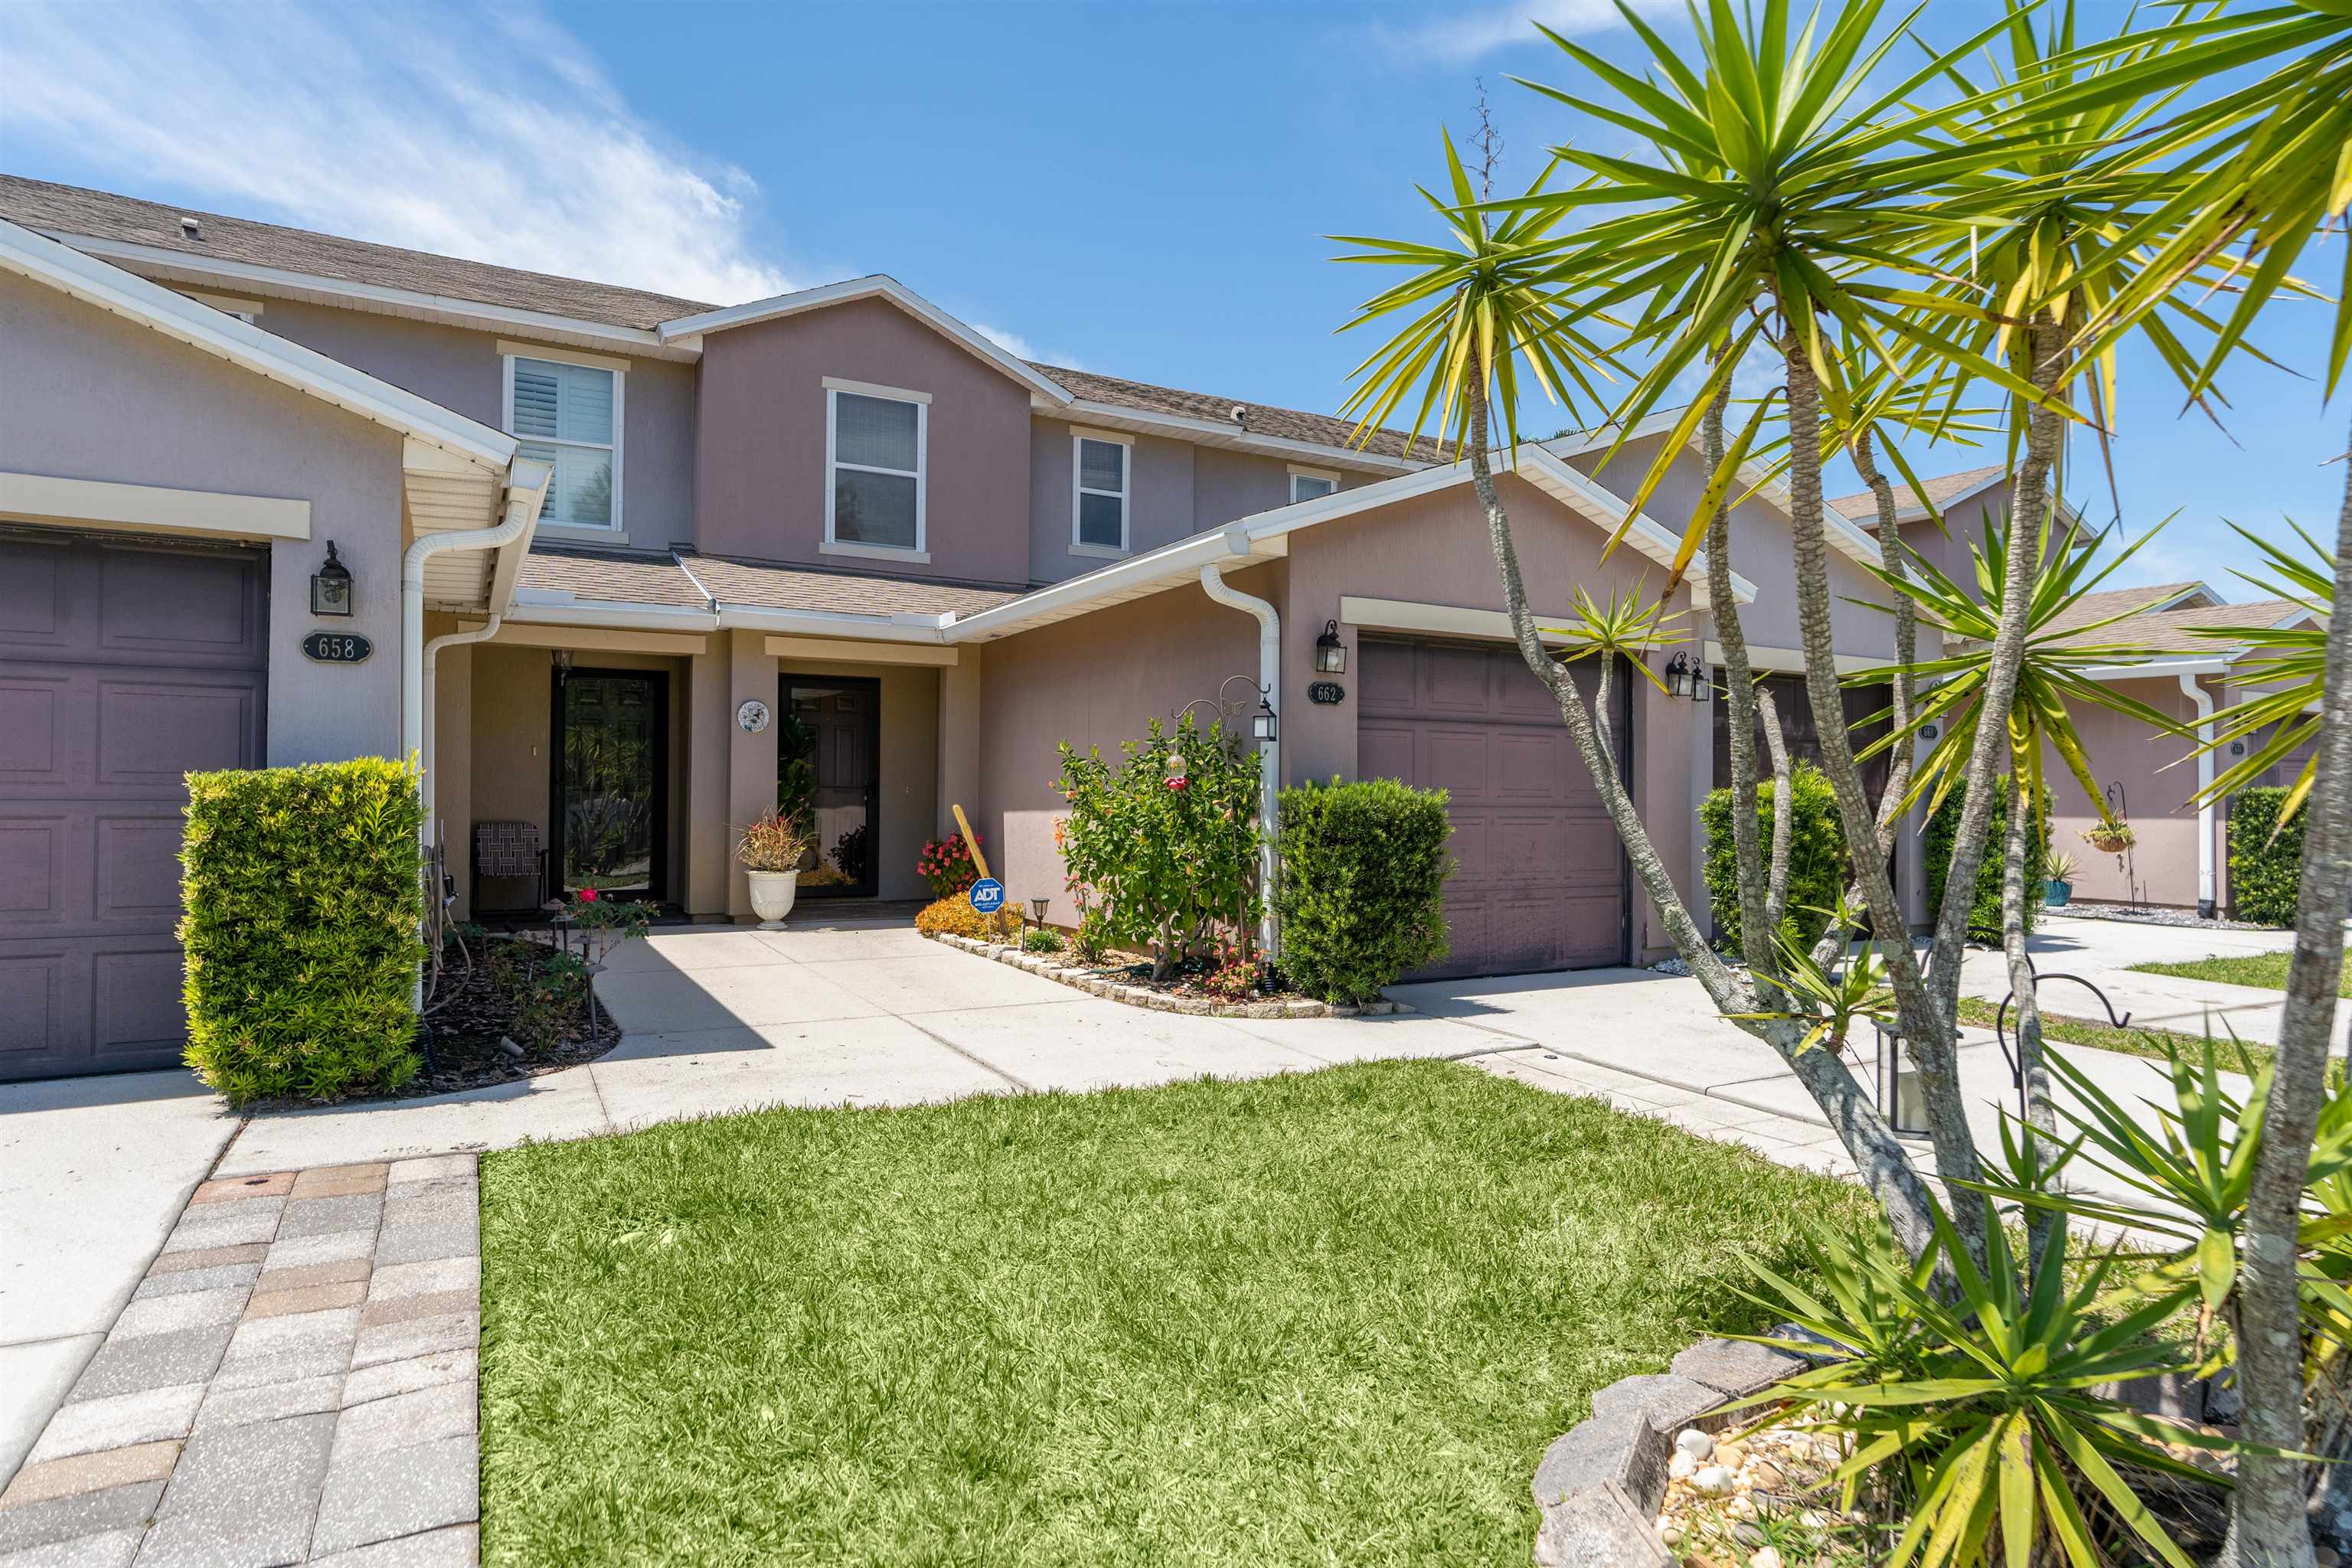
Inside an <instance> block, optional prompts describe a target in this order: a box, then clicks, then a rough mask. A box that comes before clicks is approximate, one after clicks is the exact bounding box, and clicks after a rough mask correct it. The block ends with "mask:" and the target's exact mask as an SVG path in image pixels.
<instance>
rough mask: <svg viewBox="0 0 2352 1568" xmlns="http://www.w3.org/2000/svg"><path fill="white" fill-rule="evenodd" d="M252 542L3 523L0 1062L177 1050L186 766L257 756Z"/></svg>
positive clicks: (256, 558) (47, 1063)
mask: <svg viewBox="0 0 2352 1568" xmlns="http://www.w3.org/2000/svg"><path fill="white" fill-rule="evenodd" d="M263 560H264V558H263V557H262V556H260V555H258V554H257V553H254V552H241V551H226V550H205V549H196V548H184V549H173V548H171V547H168V546H160V545H156V544H152V543H139V542H132V541H131V540H129V539H125V540H123V541H121V542H116V541H112V540H104V541H100V540H91V539H77V538H73V537H70V536H67V535H58V536H57V537H56V538H54V539H51V538H47V537H43V536H39V535H31V534H26V533H11V534H0V1079H24V1078H44V1077H50V1076H54V1075H58V1074H63V1073H88V1072H123V1071H128V1070H130V1069H131V1068H156V1067H170V1066H173V1065H175V1064H176V1063H177V1062H178V1061H179V1060H180V1051H181V1047H182V1044H183V1043H184V1040H185V1037H186V1020H185V1017H184V1014H183V1012H182V1009H181V1004H180V947H179V943H178V942H176V941H174V940H173V934H172V932H173V927H174V926H175V925H177V924H178V922H179V918H180V862H179V850H180V825H181V815H180V814H181V807H182V806H183V805H185V804H186V801H187V790H186V788H185V786H184V784H182V782H181V777H180V775H181V774H182V773H185V772H187V771H188V770H190V769H192V768H231V767H255V766H258V765H259V763H260V762H261V757H262V751H261V733H262V718H263V701H262V696H263V693H262V677H263V669H264V667H265V665H266V662H267V659H268V638H267V636H266V632H265V619H266V600H265V597H264V587H263V576H262V564H263Z"/></svg>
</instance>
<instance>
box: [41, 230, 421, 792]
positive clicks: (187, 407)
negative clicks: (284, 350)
mask: <svg viewBox="0 0 2352 1568" xmlns="http://www.w3.org/2000/svg"><path fill="white" fill-rule="evenodd" d="M0 363H5V369H0V469H5V470H8V471H10V472H16V473H28V474H40V475H46V476H49V477H54V478H59V479H96V480H103V481H108V482H112V483H119V484H133V485H154V486H162V487H165V488H169V489H191V490H205V491H214V492H218V493H224V494H232V495H257V496H272V497H282V498H290V499H299V500H307V501H309V502H310V531H311V537H310V541H308V542H294V541H278V542H275V543H273V544H272V545H271V546H270V547H269V556H270V564H269V594H270V616H269V700H268V760H269V762H270V763H273V764H284V763H308V762H326V761H334V760H340V759H342V758H347V757H353V756H363V755H371V754H373V755H392V754H394V753H396V752H398V751H399V749H400V554H401V539H400V496H401V471H400V463H401V440H400V437H399V436H397V435H396V434H394V432H392V431H390V430H387V429H385V428H383V426H379V425H374V424H372V423H370V422H368V421H367V420H364V419H361V418H359V417H358V416H354V415H351V414H346V413H344V412H343V411H342V410H341V409H338V408H335V407H332V406H331V405H328V404H326V403H323V402H320V400H319V399H317V398H314V397H310V396H309V395H305V394H303V393H299V392H297V391H295V390H293V389H292V388H291V387H287V386H282V385H279V384H277V383H275V382H272V381H268V380H267V379H265V378H263V377H261V376H258V375H256V374H253V373H251V372H250V371H246V370H242V369H239V368H237V367H236V366H234V365H230V364H227V363H224V362H223V361H221V360H218V359H215V358H214V357H213V356H211V355H210V354H206V353H199V352H198V351H196V350H194V349H192V348H188V347H185V346H184V345H182V344H180V343H176V342H172V341H171V340H170V339H168V338H165V337H163V335H162V334H161V333H159V332H154V331H149V330H148V329H146V328H144V327H140V326H134V325H132V324H131V323H130V322H128V321H123V320H122V319H121V318H120V317H117V316H113V315H110V314H108V313H107V312H105V311H102V310H97V309H95V308H93V307H90V306H88V305H84V304H81V303H80V302H79V301H78V300H72V299H69V298H68V297H67V296H66V295H63V294H60V293H58V292H57V291H56V290H55V289H49V288H47V287H45V286H43V285H41V284H37V283H34V282H32V281H30V280H28V279H21V278H18V277H16V276H15V275H14V274H6V275H0ZM330 539H331V540H333V541H334V542H335V543H336V545H337V547H338V549H339V550H340V552H341V556H342V559H343V561H344V563H346V564H347V565H349V566H350V568H351V570H352V577H353V579H354V581H355V585H356V586H355V592H354V594H353V614H352V616H349V617H348V618H344V617H338V618H336V619H335V620H333V621H331V622H320V621H315V620H313V619H312V617H311V616H310V574H311V573H312V572H313V571H315V570H316V569H317V568H318V565H319V563H320V562H321V561H322V560H324V559H325V557H326V546H327V541H328V540H330ZM321 626H327V627H330V628H331V629H332V630H335V631H339V632H357V633H360V634H362V635H363V636H365V637H370V638H372V639H373V641H374V644H375V655H374V657H373V658H371V659H369V660H368V661H367V662H366V663H364V664H359V665H323V664H314V663H312V662H310V660H309V659H306V658H303V657H302V652H301V642H302V638H303V637H306V636H308V635H309V634H310V632H312V631H314V630H318V629H320V627H321Z"/></svg>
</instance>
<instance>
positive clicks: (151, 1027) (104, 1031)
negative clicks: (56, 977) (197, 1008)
mask: <svg viewBox="0 0 2352 1568" xmlns="http://www.w3.org/2000/svg"><path fill="white" fill-rule="evenodd" d="M90 979H91V982H92V984H91V987H90V991H91V1017H90V1049H91V1054H92V1055H93V1056H95V1057H97V1058H99V1062H100V1067H101V1068H104V1067H105V1066H107V1065H109V1064H111V1063H115V1062H121V1061H125V1060H128V1059H130V1058H140V1059H141V1060H142V1061H144V1060H146V1059H149V1058H153V1057H154V1056H156V1055H157V1054H159V1053H162V1052H169V1053H170V1054H171V1055H173V1057H177V1056H178V1055H179V1053H180V1047H181V1044H182V1042H184V1040H186V1039H187V1037H188V1015H187V1010H186V1005H185V1003H184V1001H183V999H182V996H181V991H180V949H179V946H178V944H177V943H175V942H161V943H155V942H149V943H144V944H142V945H139V946H133V947H126V948H118V949H112V950H101V951H100V952H94V953H92V954H91V957H90Z"/></svg>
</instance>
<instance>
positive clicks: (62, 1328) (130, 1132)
mask: <svg viewBox="0 0 2352 1568" xmlns="http://www.w3.org/2000/svg"><path fill="white" fill-rule="evenodd" d="M238 1121H239V1118H237V1117H236V1116H234V1115H232V1114H230V1113H228V1112H227V1111H225V1110H222V1109H221V1105H220V1101H219V1100H215V1098H214V1097H213V1095H212V1093H211V1092H210V1091H209V1090H207V1089H205V1087H204V1086H203V1085H201V1084H199V1083H198V1082H197V1081H196V1079H195V1076H194V1074H192V1073H188V1072H184V1071H175V1072H142V1073H125V1074H122V1075H121V1076H119V1077H112V1078H79V1079H53V1080H51V1081H49V1082H46V1083H20V1084H8V1085H0V1478H5V1477H8V1476H12V1475H14V1474H15V1473H16V1466H17V1464H18V1462H19V1461H20V1460H22V1459H23V1458H24V1457H25V1452H26V1449H28V1448H30V1447H32V1445H33V1439H34V1438H35V1437H36V1436H38V1435H39V1433H40V1429H41V1427H42V1426H43V1425H44V1424H46V1423H47V1420H48V1418H49V1413H50V1412H51V1411H52V1410H54V1409H56V1408H57V1405H58V1402H59V1401H60V1400H62V1399H63V1398H64V1397H65V1394H66V1390H67V1389H68V1388H69V1387H71V1386H72V1385H73V1381H74V1379H75V1378H77V1377H79V1375H80V1374H81V1369H82V1367H83V1365H84V1363H87V1362H88V1361H89V1358H90V1355H91V1354H92V1352H95V1351H96V1350H97V1349H98V1346H99V1342H100V1341H101V1340H103V1339H104V1338H105V1337H106V1331H107V1330H108V1329H109V1328H110V1327H112V1326H113V1323H114V1320H115V1316H116V1314H118V1313H119V1312H121V1310H122V1304H123V1303H124V1302H125V1301H127V1300H130V1298H131V1290H132V1289H135V1288H136V1287H137V1285H138V1283H139V1279H140V1276H141V1275H142V1274H144V1273H145V1272H146V1271H147V1265H148V1263H149V1262H150V1261H152V1259H153V1258H154V1256H155V1254H156V1251H157V1250H158V1249H159V1248H160V1247H162V1246H163V1238H164V1237H165V1236H167V1235H169V1234H170V1232H171V1229H172V1226H173V1222H174V1221H175V1220H177V1219H178V1218H179V1217H180V1210H181V1209H182V1208H183V1207H184V1205H186V1203H187V1201H188V1194H190V1193H192V1192H194V1190H195V1187H196V1184H197V1183H198V1182H201V1181H203V1180H204V1179H205V1173H207V1172H209V1171H210V1170H211V1169H212V1165H213V1162H214V1160H215V1158H217V1157H218V1155H219V1154H220V1152H221V1150H222V1149H223V1148H224V1147H226V1145H227V1143H228V1142H229V1140H230V1139H231V1138H232V1137H234V1136H235V1135H236V1130H237V1124H238Z"/></svg>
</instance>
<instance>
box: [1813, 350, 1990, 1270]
mask: <svg viewBox="0 0 2352 1568" xmlns="http://www.w3.org/2000/svg"><path fill="white" fill-rule="evenodd" d="M1783 315H1784V316H1785V315H1786V312H1785V311H1784V312H1783ZM1783 353H1784V355H1785V357H1786V360H1787V363H1788V371H1789V430H1790V441H1789V491H1790V508H1789V510H1790V534H1791V535H1792V538H1793V542H1794V545H1795V551H1794V554H1795V559H1796V576H1797V621H1798V627H1799V635H1800V637H1801V639H1802V641H1803V644H1804V653H1805V695H1806V697H1807V698H1808V699H1809V700H1811V704H1812V710H1813V727H1814V730H1815V731H1816V735H1817V738H1818V740H1819V742H1820V744H1821V751H1822V772H1823V773H1826V774H1828V775H1829V781H1830V786H1831V788H1832V790H1833V791H1835V792H1836V795H1837V804H1838V821H1839V824H1840V826H1842V827H1843V829H1844V833H1845V841H1846V857H1847V859H1848V860H1849V861H1850V862H1851V864H1852V866H1853V876H1854V880H1855V882H1856V883H1857V884H1859V885H1860V887H1861V889H1862V893H1863V901H1864V905H1865V906H1866V907H1867V908H1868V909H1869V910H1870V915H1871V920H1872V922H1873V923H1874V926H1875V927H1876V929H1877V930H1879V931H1903V930H1904V929H1905V928H1904V921H1903V910H1902V908H1901V906H1899V905H1897V904H1896V903H1895V885H1894V883H1893V881H1892V880H1891V879H1889V878H1888V877H1887V875H1886V859H1885V856H1883V855H1881V854H1879V853H1878V822H1877V818H1876V816H1875V814H1874V813H1873V811H1872V810H1871V807H1870V801H1869V797H1868V796H1867V795H1864V793H1863V788H1862V775H1861V773H1859V772H1857V771H1856V770H1855V768H1854V765H1853V742H1852V741H1851V740H1850V739H1849V738H1848V737H1847V734H1846V728H1845V700H1844V697H1843V694H1842V692H1841V689H1840V688H1839V685H1838V678H1837V656H1836V652H1835V649H1834V646H1833V639H1832V631H1831V626H1830V586H1829V541H1828V538H1827V536H1826V535H1825V534H1824V532H1823V531H1822V448H1821V438H1820V430H1821V388H1820V386H1819V384H1817V383H1816V381H1815V380H1814V372H1813V366H1812V363H1811V360H1810V359H1809V358H1808V357H1807V355H1806V350H1805V346H1804V342H1803V341H1802V340H1801V338H1799V337H1797V336H1795V335H1794V334H1791V336H1790V339H1789V341H1788V342H1787V343H1786V345H1785V346H1784V349H1783ZM2015 684H2016V681H2015V676H2014V672H2013V671H2012V674H2011V688H2012V689H2013V688H2014V686H2015ZM2006 706H2007V703H2006V697H2005V696H2004V698H2003V708H2004V710H2006ZM1883 951H1884V952H1885V959H1886V971H1887V978H1888V980H1889V982H1890V983H1891V984H1892V985H1893V988H1894V991H1895V1007H1896V1011H1897V1014H1898V1016H1899V1017H1900V1019H1901V1022H1902V1032H1903V1035H1904V1037H1906V1039H1907V1040H1908V1041H1909V1042H1910V1046H1911V1054H1912V1059H1913V1061H1914V1062H1915V1063H1916V1064H1917V1067H1918V1069H1919V1088H1920V1093H1921V1097H1922V1099H1923V1100H1925V1101H1926V1104H1927V1129H1928V1132H1929V1135H1930V1138H1931V1139H1932V1141H1933V1144H1934V1147H1935V1151H1936V1173H1937V1176H1938V1177H1939V1178H1940V1179H1941V1180H1942V1181H1943V1183H1944V1184H1945V1187H1946V1188H1947V1190H1948V1192H1949V1193H1950V1194H1951V1202H1950V1203H1949V1205H1948V1208H1949V1210H1950V1213H1951V1218H1952V1226H1953V1229H1954V1230H1955V1231H1957V1232H1958V1235H1959V1237H1960V1240H1961V1243H1962V1244H1963V1245H1964V1246H1966V1247H1968V1248H1969V1253H1970V1255H1971V1257H1973V1258H1976V1259H1978V1260H1981V1259H1982V1258H1983V1257H1984V1226H1985V1219H1984V1200H1983V1198H1982V1197H1981V1196H1980V1195H1979V1194H1975V1193H1972V1192H1970V1191H1969V1189H1968V1187H1967V1186H1966V1185H1964V1184H1966V1183H1971V1182H1975V1181H1977V1180H1979V1175H1980V1167H1979V1163H1978V1161H1977V1150H1976V1140H1975V1139H1974V1137H1973V1136H1972V1135H1971V1134H1970V1133H1969V1117H1968V1105H1967V1102H1966V1101H1965V1100H1962V1099H1961V1097H1960V1079H1959V1067H1958V1053H1957V1052H1956V1050H1955V1049H1954V1046H1953V1026H1952V1017H1953V1013H1954V1010H1955V1008H1956V1007H1957V1005H1958V1002H1957V998H1956V999H1955V1000H1954V1001H1953V1002H1952V1003H1950V1004H1948V1005H1944V1006H1943V1007H1941V1008H1936V1007H1933V1006H1931V1005H1930V1003H1929V998H1928V993H1927V987H1926V986H1925V984H1923V983H1922V981H1921V977H1920V973H1919V965H1918V963H1917V960H1916V958H1915V957H1914V956H1913V954H1912V952H1911V946H1910V944H1909V943H1908V942H1903V941H1900V940H1897V941H1894V942H1885V944H1884V948H1883Z"/></svg>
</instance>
